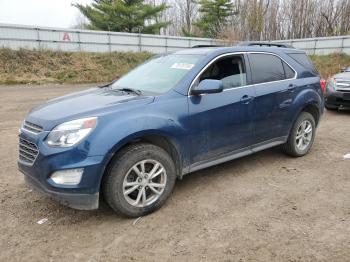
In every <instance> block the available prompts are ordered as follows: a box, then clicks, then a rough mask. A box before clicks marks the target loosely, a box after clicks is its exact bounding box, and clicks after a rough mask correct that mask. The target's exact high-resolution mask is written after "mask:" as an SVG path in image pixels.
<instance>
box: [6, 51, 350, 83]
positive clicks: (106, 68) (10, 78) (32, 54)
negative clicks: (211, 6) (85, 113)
mask: <svg viewBox="0 0 350 262" xmlns="http://www.w3.org/2000/svg"><path fill="white" fill-rule="evenodd" d="M151 56H152V54H150V53H146V52H140V53H135V52H112V53H86V52H62V51H49V50H40V51H38V50H25V49H21V50H18V51H15V50H10V49H0V84H29V83H32V84H42V83H97V82H108V81H111V80H113V79H116V78H119V77H120V76H121V75H123V74H125V73H126V72H128V71H129V70H131V69H132V68H134V67H136V66H137V65H139V64H140V63H142V62H144V61H145V60H146V59H148V58H150V57H151ZM310 58H311V60H312V61H313V62H314V64H315V66H316V68H317V69H318V70H319V72H320V73H321V75H322V77H323V78H328V77H329V76H331V75H333V74H335V73H337V72H339V71H340V69H341V68H342V67H344V66H350V56H349V55H345V54H331V55H324V56H311V57H310Z"/></svg>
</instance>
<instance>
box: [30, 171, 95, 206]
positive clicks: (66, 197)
mask: <svg viewBox="0 0 350 262" xmlns="http://www.w3.org/2000/svg"><path fill="white" fill-rule="evenodd" d="M24 180H25V182H26V184H27V185H28V186H30V187H31V188H33V189H34V190H35V191H37V192H40V193H42V194H44V195H46V196H49V197H51V198H52V199H54V200H56V201H58V202H59V203H60V204H62V205H65V206H68V207H71V208H74V209H80V210H92V209H97V208H98V203H99V193H95V194H79V193H78V194H77V193H63V192H55V191H52V190H50V189H48V188H46V187H44V186H43V185H42V184H40V183H39V182H38V181H36V180H35V179H34V178H32V177H30V176H28V175H24Z"/></svg>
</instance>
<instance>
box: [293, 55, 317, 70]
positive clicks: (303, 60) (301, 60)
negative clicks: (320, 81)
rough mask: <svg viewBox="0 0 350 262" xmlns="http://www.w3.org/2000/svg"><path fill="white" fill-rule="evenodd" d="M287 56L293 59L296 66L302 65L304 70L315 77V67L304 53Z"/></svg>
mask: <svg viewBox="0 0 350 262" xmlns="http://www.w3.org/2000/svg"><path fill="white" fill-rule="evenodd" d="M288 55H289V56H290V57H291V58H293V60H295V61H296V62H297V63H298V64H300V65H302V66H303V67H304V68H305V69H306V70H308V71H310V72H311V73H313V74H315V75H318V72H317V70H316V68H315V66H314V65H313V63H312V62H311V60H310V59H309V58H308V56H307V55H306V54H305V53H289V54H288Z"/></svg>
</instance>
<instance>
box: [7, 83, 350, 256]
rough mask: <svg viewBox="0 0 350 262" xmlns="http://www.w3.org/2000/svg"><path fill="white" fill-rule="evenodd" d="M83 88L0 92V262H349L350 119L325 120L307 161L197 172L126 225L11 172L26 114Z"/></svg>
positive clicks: (274, 156) (252, 160) (273, 156)
mask: <svg viewBox="0 0 350 262" xmlns="http://www.w3.org/2000/svg"><path fill="white" fill-rule="evenodd" d="M82 88H84V86H68V85H63V86H62V85H47V86H11V87H8V86H1V87H0V145H1V150H0V159H1V160H2V161H1V163H0V167H1V168H0V261H138V260H144V261H199V260H200V261H257V260H258V261H349V259H350V159H349V160H344V159H343V155H344V154H346V153H350V112H346V111H342V112H329V111H328V112H326V114H325V116H324V117H323V119H322V121H321V124H320V126H319V129H318V134H317V137H316V140H315V144H314V146H313V149H312V151H311V152H310V154H308V155H307V156H305V157H303V158H290V157H288V156H285V155H284V154H282V153H281V152H280V150H279V149H278V148H277V149H271V150H266V151H263V152H260V153H258V154H255V155H251V156H247V157H244V158H241V159H238V160H234V161H231V162H228V163H225V164H222V165H219V166H215V167H212V168H208V169H205V170H202V171H198V172H196V173H193V174H191V175H188V176H186V177H185V178H184V179H183V180H182V181H178V182H177V184H176V186H175V190H174V192H173V194H172V196H171V197H170V199H169V200H168V201H167V203H166V204H165V206H163V207H162V208H161V209H160V210H159V211H157V212H156V213H153V214H151V215H149V216H146V217H142V218H141V219H139V220H138V221H136V222H137V223H135V220H134V219H126V218H122V217H119V216H118V215H116V214H114V213H113V212H112V211H111V210H110V209H109V208H108V207H107V206H106V205H103V206H102V207H101V208H100V209H99V210H96V211H77V210H73V209H69V208H67V207H64V206H60V205H58V204H57V203H55V202H54V201H52V200H50V199H48V198H46V197H44V196H42V195H40V194H38V193H36V192H33V191H32V190H30V189H29V188H28V187H26V186H25V184H24V182H23V176H22V175H21V173H20V172H19V171H17V166H16V160H17V139H18V138H17V134H18V128H19V126H20V123H21V121H22V119H23V118H24V117H25V114H26V112H27V111H28V110H29V109H30V108H32V107H33V106H35V105H37V104H40V103H43V102H44V101H45V100H47V99H49V98H53V97H57V96H60V95H63V94H65V93H69V92H73V91H75V90H81V89H82ZM43 218H47V219H48V221H47V222H46V223H44V224H41V225H39V224H37V221H39V220H40V219H43Z"/></svg>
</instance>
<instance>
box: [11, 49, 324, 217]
mask: <svg viewBox="0 0 350 262" xmlns="http://www.w3.org/2000/svg"><path fill="white" fill-rule="evenodd" d="M323 108H324V99H323V93H322V89H321V86H320V77H319V74H318V73H317V71H316V70H315V68H314V67H313V65H312V63H311V62H310V61H309V59H308V57H307V56H306V54H305V53H304V52H303V51H300V50H297V49H293V48H289V47H285V46H282V45H276V46H274V45H271V46H270V45H269V46H264V44H258V45H257V44H254V43H253V44H245V45H241V46H235V47H216V48H210V47H200V48H191V49H186V50H181V51H178V52H174V53H171V54H165V55H159V56H156V57H154V58H152V59H150V60H149V61H146V62H145V63H144V64H142V65H141V66H139V67H137V68H136V69H134V70H132V71H131V72H129V73H128V74H126V75H125V76H123V77H122V78H120V79H119V80H116V81H114V82H112V83H110V84H108V85H105V86H102V87H95V88H91V89H88V90H85V91H82V92H77V93H73V94H70V95H66V96H63V97H60V98H57V99H53V100H51V101H48V102H47V103H46V104H44V105H41V106H38V107H36V108H34V109H32V110H31V111H30V112H29V114H28V115H27V116H26V119H25V120H24V121H23V124H22V127H21V129H20V135H19V160H18V166H19V170H20V171H21V172H22V173H24V177H25V180H26V182H27V183H28V184H29V185H30V186H32V187H33V188H34V189H37V190H39V191H41V192H43V193H44V194H46V195H49V196H51V197H52V198H54V199H56V200H58V201H59V202H61V203H63V204H65V205H68V206H70V207H72V208H77V209H96V208H98V205H99V200H100V197H101V196H102V195H103V197H104V199H105V200H106V202H107V203H108V204H109V206H110V207H111V208H112V209H114V210H115V211H117V212H119V213H121V214H124V215H127V216H131V217H138V216H142V215H145V214H148V213H150V212H152V211H154V210H156V209H157V208H159V207H160V206H161V205H162V204H163V203H164V202H165V201H166V199H167V198H168V197H169V195H170V194H171V191H172V189H173V187H174V184H175V181H176V179H177V178H182V176H184V175H185V174H188V173H191V172H193V171H196V170H200V169H203V168H206V167H209V166H213V165H216V164H220V163H223V162H226V161H229V160H232V159H235V158H239V157H242V156H245V155H249V154H252V153H255V152H257V151H260V150H264V149H266V148H270V147H274V146H277V145H282V147H283V149H284V151H285V152H286V153H288V154H289V155H291V156H295V157H300V156H303V155H305V154H307V153H308V152H309V150H310V148H311V146H312V144H313V141H314V138H315V132H316V127H317V125H318V123H319V120H320V117H321V115H322V114H323Z"/></svg>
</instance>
